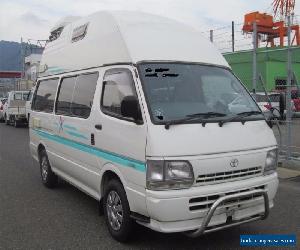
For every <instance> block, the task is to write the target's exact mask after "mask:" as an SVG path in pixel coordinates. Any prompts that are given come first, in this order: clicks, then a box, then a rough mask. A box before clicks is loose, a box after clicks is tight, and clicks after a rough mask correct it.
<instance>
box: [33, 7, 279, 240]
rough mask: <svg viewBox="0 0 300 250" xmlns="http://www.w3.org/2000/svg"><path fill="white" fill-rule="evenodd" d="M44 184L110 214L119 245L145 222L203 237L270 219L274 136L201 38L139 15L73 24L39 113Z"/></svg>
mask: <svg viewBox="0 0 300 250" xmlns="http://www.w3.org/2000/svg"><path fill="white" fill-rule="evenodd" d="M30 148H31V153H32V155H33V157H34V158H35V159H36V160H38V161H39V163H40V168H41V177H42V181H43V183H44V184H45V185H46V186H47V187H54V186H55V184H56V183H57V179H58V177H60V178H62V179H64V180H66V181H67V182H69V183H71V184H72V185H74V186H76V187H77V188H79V189H81V190H82V191H84V192H85V193H87V194H88V195H90V196H92V197H94V198H95V199H97V200H98V201H99V204H101V205H102V206H103V211H104V214H105V218H106V222H107V226H108V228H109V231H110V233H111V234H112V236H113V237H114V238H115V239H117V240H119V241H124V240H126V239H127V238H128V237H129V236H130V230H131V229H132V223H133V222H134V221H136V222H137V223H139V224H142V225H144V226H146V227H149V228H151V229H153V230H156V231H159V232H164V233H172V232H185V233H186V234H187V235H189V236H192V237H196V236H199V235H201V234H203V233H207V232H212V231H216V230H219V229H223V228H227V227H230V226H234V225H239V224H242V223H246V222H250V221H255V220H260V219H265V218H266V217H267V216H268V213H269V209H270V208H272V207H273V205H274V197H275V194H276V191H277V187H278V178H277V173H276V167H277V154H278V151H277V143H276V140H275V137H274V135H273V132H272V129H271V128H270V126H269V125H268V122H267V121H266V120H265V118H264V116H263V114H262V113H261V111H260V109H259V107H258V105H257V104H256V103H255V101H254V100H253V99H252V97H251V95H250V94H249V92H248V91H247V90H246V88H245V87H244V85H243V84H242V83H241V82H240V81H239V80H238V79H237V78H236V77H235V76H234V74H233V73H232V71H231V69H230V67H229V65H228V64H227V62H226V61H225V59H224V58H223V57H222V55H221V54H220V53H219V52H218V51H217V49H216V48H215V47H214V46H213V45H212V44H211V43H209V42H208V41H206V39H203V38H202V36H201V35H200V34H199V32H198V31H196V30H195V29H193V28H191V27H189V26H186V25H184V24H181V23H179V22H176V21H173V20H170V19H167V18H162V17H158V16H154V15H150V14H145V13H137V12H98V13H95V14H93V15H90V16H88V17H85V18H80V19H78V18H73V19H67V20H63V21H62V22H60V23H58V24H57V25H56V26H55V28H54V29H52V31H51V36H50V39H49V42H48V43H47V46H46V48H45V51H44V54H43V57H42V61H41V68H40V73H39V79H38V82H37V87H36V90H35V93H34V96H33V100H32V111H31V115H30Z"/></svg>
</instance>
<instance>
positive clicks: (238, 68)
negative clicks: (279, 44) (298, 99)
mask: <svg viewBox="0 0 300 250" xmlns="http://www.w3.org/2000/svg"><path fill="white" fill-rule="evenodd" d="M224 56H225V58H226V60H227V61H228V63H229V64H230V66H231V67H232V69H233V71H234V73H235V74H236V75H237V76H238V77H239V78H240V79H241V81H242V82H243V83H244V84H245V85H246V87H247V88H248V89H249V90H250V91H252V89H253V85H252V81H253V80H252V79H253V74H252V72H253V71H252V68H253V66H252V65H253V51H252V50H248V51H239V52H234V53H226V54H224ZM292 67H293V72H294V74H295V76H296V79H297V82H298V85H299V84H300V47H293V48H292ZM257 73H258V75H261V76H262V78H263V80H264V83H265V86H266V89H267V91H274V90H282V89H285V85H286V84H287V48H260V49H258V52H257ZM293 82H295V81H293ZM257 91H262V87H261V84H260V82H257Z"/></svg>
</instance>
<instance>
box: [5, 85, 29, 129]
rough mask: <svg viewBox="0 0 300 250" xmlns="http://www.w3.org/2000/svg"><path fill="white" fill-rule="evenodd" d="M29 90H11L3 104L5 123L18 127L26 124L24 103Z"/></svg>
mask: <svg viewBox="0 0 300 250" xmlns="http://www.w3.org/2000/svg"><path fill="white" fill-rule="evenodd" d="M28 95H29V91H11V92H9V93H8V99H7V102H6V103H5V105H4V120H5V123H6V124H7V125H10V124H12V125H14V126H15V127H18V126H19V125H21V124H27V119H26V109H25V104H26V100H27V98H28Z"/></svg>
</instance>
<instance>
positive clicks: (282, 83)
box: [203, 16, 300, 166]
mask: <svg viewBox="0 0 300 250" xmlns="http://www.w3.org/2000/svg"><path fill="white" fill-rule="evenodd" d="M297 18H300V17H299V16H295V17H294V19H295V20H296V19H297ZM289 23H291V19H290V18H288V20H287V25H288V24H289ZM253 26H254V27H253V28H254V30H256V25H255V24H254V25H253ZM242 27H243V23H234V22H232V24H230V25H227V26H223V27H218V28H215V29H212V30H209V31H205V32H203V35H204V36H205V37H207V38H208V39H210V41H212V42H213V43H214V45H215V46H216V47H217V48H218V49H219V50H220V51H221V52H222V53H223V55H224V56H225V58H226V60H227V61H228V63H229V64H230V66H231V67H232V69H233V72H234V73H235V74H236V75H237V76H238V77H239V79H240V80H241V81H242V82H243V83H244V84H245V86H246V87H247V88H248V89H249V91H251V92H253V93H254V94H255V96H258V95H259V94H260V92H261V94H264V91H265V90H266V91H267V92H269V93H273V92H275V93H283V94H284V95H285V114H284V119H283V120H281V121H279V123H278V126H274V128H273V130H274V134H275V136H276V139H277V142H278V145H279V150H280V159H281V160H288V161H290V160H293V161H294V160H295V161H297V162H298V163H299V166H300V47H299V46H292V43H293V32H292V31H291V30H290V29H288V36H287V37H286V38H285V44H287V46H286V47H279V46H278V43H277V47H272V48H271V47H267V42H266V39H265V38H264V37H262V36H260V34H257V33H255V32H253V33H252V34H243V32H242ZM257 38H258V39H259V40H260V41H261V42H260V46H259V48H258V47H257ZM264 39H265V40H264ZM275 45H276V44H275Z"/></svg>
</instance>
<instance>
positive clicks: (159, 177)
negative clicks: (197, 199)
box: [147, 160, 194, 190]
mask: <svg viewBox="0 0 300 250" xmlns="http://www.w3.org/2000/svg"><path fill="white" fill-rule="evenodd" d="M193 183H194V173H193V168H192V166H191V164H190V163H189V162H187V161H152V160H149V161H147V188H148V189H151V190H168V189H184V188H190V187H191V186H192V185H193Z"/></svg>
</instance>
